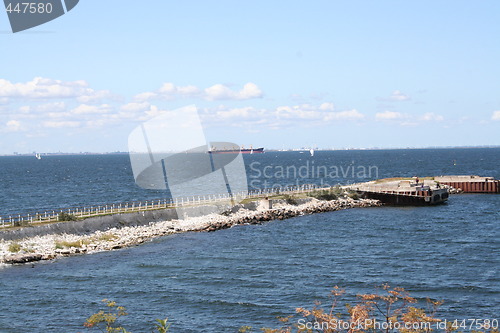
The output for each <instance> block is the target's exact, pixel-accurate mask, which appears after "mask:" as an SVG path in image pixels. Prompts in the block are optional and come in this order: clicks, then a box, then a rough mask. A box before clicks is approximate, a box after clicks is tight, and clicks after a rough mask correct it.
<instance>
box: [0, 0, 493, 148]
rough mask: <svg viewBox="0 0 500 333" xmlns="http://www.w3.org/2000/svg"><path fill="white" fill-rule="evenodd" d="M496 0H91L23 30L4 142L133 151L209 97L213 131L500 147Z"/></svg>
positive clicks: (1, 71)
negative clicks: (144, 129) (139, 140)
mask: <svg viewBox="0 0 500 333" xmlns="http://www.w3.org/2000/svg"><path fill="white" fill-rule="evenodd" d="M498 13H500V2H498V1H480V2H471V1H439V2H436V1H418V2H417V1H414V2H402V1H308V2H306V1H273V2H269V1H252V2H234V1H184V2H182V3H179V2H173V1H155V0H152V1H148V2H147V3H141V4H131V3H130V4H129V3H125V2H123V1H115V0H106V1H92V0H81V1H80V3H79V4H78V6H76V7H75V8H74V9H73V10H72V11H71V12H69V13H67V14H66V15H64V16H62V17H60V18H58V19H56V20H54V21H51V22H49V23H47V24H44V25H42V26H39V27H36V28H33V29H31V30H28V31H26V32H21V33H16V34H12V33H11V32H10V26H9V22H8V18H7V14H6V13H5V12H1V13H0V45H1V47H2V52H1V54H0V60H1V62H0V63H1V65H0V138H1V140H0V153H2V154H6V153H12V152H14V151H18V152H32V151H38V152H57V151H64V152H80V151H93V152H105V151H117V150H120V151H126V150H127V137H128V135H129V133H130V132H131V131H132V130H133V129H134V128H135V127H136V126H138V125H139V124H140V123H141V122H144V121H147V120H149V119H152V118H153V117H155V116H157V115H158V114H161V113H162V112H163V111H171V110H175V109H177V108H179V107H183V106H186V105H191V104H195V105H196V106H197V107H198V108H199V110H200V115H201V119H202V122H203V124H204V126H205V134H206V136H207V139H208V140H213V141H231V142H235V143H238V144H242V145H250V144H252V145H254V146H264V147H266V148H282V147H290V148H294V147H302V146H311V145H315V146H318V147H320V148H332V147H333V148H344V147H354V148H361V147H387V148H393V147H426V146H473V145H500V134H499V133H500V131H499V129H500V61H499V60H498V59H500V20H498V17H499V16H498V15H499V14H498Z"/></svg>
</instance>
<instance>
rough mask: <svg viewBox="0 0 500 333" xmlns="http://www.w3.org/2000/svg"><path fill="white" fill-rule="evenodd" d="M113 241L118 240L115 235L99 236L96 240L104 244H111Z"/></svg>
mask: <svg viewBox="0 0 500 333" xmlns="http://www.w3.org/2000/svg"><path fill="white" fill-rule="evenodd" d="M115 239H118V236H117V235H115V234H102V235H100V236H99V238H97V240H100V241H106V242H111V241H114V240H115Z"/></svg>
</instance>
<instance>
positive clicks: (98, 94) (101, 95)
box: [76, 88, 113, 104]
mask: <svg viewBox="0 0 500 333" xmlns="http://www.w3.org/2000/svg"><path fill="white" fill-rule="evenodd" d="M108 98H113V94H112V93H111V91H109V90H94V89H91V88H88V89H87V90H86V91H85V94H84V95H81V96H78V97H77V98H76V100H77V102H79V103H84V104H91V103H100V102H102V101H103V100H105V99H108Z"/></svg>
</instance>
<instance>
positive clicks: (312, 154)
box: [309, 148, 314, 156]
mask: <svg viewBox="0 0 500 333" xmlns="http://www.w3.org/2000/svg"><path fill="white" fill-rule="evenodd" d="M309 153H310V154H311V156H314V149H312V148H311V149H310V150H309Z"/></svg>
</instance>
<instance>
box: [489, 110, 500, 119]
mask: <svg viewBox="0 0 500 333" xmlns="http://www.w3.org/2000/svg"><path fill="white" fill-rule="evenodd" d="M491 120H495V121H500V111H495V112H493V114H492V115H491Z"/></svg>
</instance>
